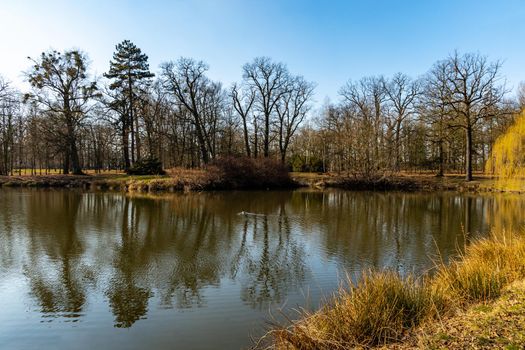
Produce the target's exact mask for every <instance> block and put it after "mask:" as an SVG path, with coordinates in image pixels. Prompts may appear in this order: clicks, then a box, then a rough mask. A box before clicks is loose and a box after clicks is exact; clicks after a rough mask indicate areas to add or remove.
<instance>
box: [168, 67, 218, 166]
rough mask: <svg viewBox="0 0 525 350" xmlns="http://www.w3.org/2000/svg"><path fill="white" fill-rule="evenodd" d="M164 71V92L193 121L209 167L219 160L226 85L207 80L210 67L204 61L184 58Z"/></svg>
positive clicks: (203, 156)
mask: <svg viewBox="0 0 525 350" xmlns="http://www.w3.org/2000/svg"><path fill="white" fill-rule="evenodd" d="M161 68H162V77H163V80H162V83H163V86H164V88H165V89H166V90H167V91H169V92H170V93H171V95H172V96H173V97H174V98H175V102H176V103H178V104H180V105H181V106H183V107H184V108H185V109H186V110H187V111H188V112H189V113H190V115H191V117H192V123H193V125H194V127H195V132H196V136H197V141H198V144H199V148H200V153H201V157H202V161H203V162H204V163H205V164H206V163H208V162H209V161H210V158H212V159H213V158H215V153H216V152H215V151H216V140H215V137H216V133H217V132H218V127H219V125H218V123H219V120H220V117H221V109H222V107H223V105H222V104H223V102H224V91H223V89H222V85H221V84H220V83H216V82H212V81H210V80H209V79H208V78H207V77H206V75H205V73H206V71H207V70H208V65H206V64H205V63H204V62H202V61H195V60H193V59H191V58H180V59H179V60H178V61H177V62H168V63H164V64H163V65H162V67H161Z"/></svg>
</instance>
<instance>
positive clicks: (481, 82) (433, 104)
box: [0, 40, 525, 178]
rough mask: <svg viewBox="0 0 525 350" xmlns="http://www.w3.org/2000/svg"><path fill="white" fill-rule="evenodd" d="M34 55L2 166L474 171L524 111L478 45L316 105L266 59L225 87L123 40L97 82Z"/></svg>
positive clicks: (0, 148) (13, 102) (17, 98)
mask: <svg viewBox="0 0 525 350" xmlns="http://www.w3.org/2000/svg"><path fill="white" fill-rule="evenodd" d="M30 60H31V67H29V69H28V70H27V71H26V72H25V77H26V80H27V82H28V83H29V84H30V86H31V90H30V91H27V92H20V91H17V90H16V89H15V88H14V87H12V86H11V85H10V84H9V83H8V82H5V81H4V80H0V155H1V157H0V174H3V175H8V174H16V173H18V172H22V169H25V170H24V171H26V172H30V173H33V174H35V173H41V172H47V171H49V170H51V169H60V171H61V172H62V173H65V174H67V173H70V172H71V173H74V174H81V173H82V172H83V171H84V170H85V169H91V170H95V171H97V172H98V171H106V170H111V169H123V170H128V169H130V167H132V166H133V165H134V164H137V163H139V162H142V161H145V160H152V159H154V160H160V161H161V162H162V163H163V165H164V167H166V168H172V167H186V168H195V167H202V166H204V165H206V164H208V163H210V162H214V161H217V160H218V159H220V158H224V157H237V156H244V157H249V158H274V159H279V160H280V161H281V162H283V164H286V165H287V166H288V167H289V168H290V169H291V170H294V171H346V172H350V173H352V174H355V175H356V176H364V177H370V176H377V175H383V174H386V173H391V172H398V171H402V170H409V171H413V170H435V171H437V173H438V174H440V175H442V174H443V173H444V172H445V171H458V172H459V171H462V170H463V171H465V172H466V173H467V177H468V178H471V176H472V171H473V170H474V169H483V164H484V162H485V160H486V159H487V158H488V155H489V153H490V148H491V145H492V144H493V142H494V140H495V138H496V137H497V136H498V135H500V134H501V133H502V132H503V131H504V130H505V128H506V127H507V126H508V125H509V123H510V122H511V121H512V118H513V113H514V112H515V111H516V110H518V109H519V108H520V100H519V99H518V100H515V101H514V100H511V99H509V98H507V95H508V94H507V93H508V91H507V90H506V88H505V85H504V81H503V80H502V77H501V75H500V70H501V63H500V62H499V61H496V62H489V61H488V60H487V58H486V57H484V56H481V55H479V54H465V55H460V54H458V53H454V54H453V55H451V56H449V57H447V58H446V59H444V60H442V61H438V62H437V63H436V64H435V65H434V66H433V67H432V68H431V70H430V71H429V72H428V73H427V74H425V75H424V76H422V77H420V78H417V79H413V78H411V77H409V76H407V75H405V74H402V73H398V74H396V75H394V76H393V77H391V78H385V77H382V76H375V77H366V78H363V79H361V80H359V81H349V82H348V83H347V84H346V85H345V86H343V87H342V88H341V89H340V95H341V99H340V101H338V102H337V103H329V102H327V103H325V105H324V106H323V108H322V109H321V110H319V111H313V110H312V105H313V95H314V89H315V84H314V83H312V82H310V81H308V80H307V79H305V78H304V77H302V76H300V75H294V74H293V73H291V72H290V71H289V70H288V69H287V67H286V65H284V64H283V63H279V62H275V61H273V60H271V59H269V58H267V57H258V58H255V59H254V60H253V61H252V62H249V63H247V64H245V65H244V66H243V67H242V79H241V80H240V81H239V82H237V83H235V84H233V85H232V86H230V87H224V86H223V85H222V84H221V83H220V82H216V81H213V80H211V79H210V78H208V77H207V75H206V73H207V70H208V65H207V64H206V63H204V62H202V61H197V60H194V59H191V58H180V59H178V60H176V61H169V62H166V63H163V64H162V65H161V66H160V69H159V72H158V73H157V74H154V73H153V72H151V71H150V68H149V64H148V57H147V55H146V54H144V53H143V52H142V51H141V50H140V48H138V47H137V46H135V45H134V44H133V43H132V42H130V41H128V40H125V41H123V42H122V43H120V44H118V45H117V46H116V50H115V52H114V54H113V57H112V58H111V60H110V62H109V69H108V71H107V72H106V73H104V74H103V77H100V78H98V79H96V78H95V77H93V76H92V75H91V74H90V71H89V67H88V64H87V62H88V58H87V56H86V54H85V53H83V52H80V51H77V50H70V51H65V52H58V51H48V52H44V53H42V54H41V56H40V57H38V58H32V59H30ZM520 91H525V88H523V87H522V89H521V90H520ZM522 95H523V96H525V94H522ZM523 96H522V100H521V103H523ZM307 119H308V122H305V121H306V120H307Z"/></svg>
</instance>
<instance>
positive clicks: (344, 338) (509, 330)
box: [254, 231, 525, 350]
mask: <svg viewBox="0 0 525 350" xmlns="http://www.w3.org/2000/svg"><path fill="white" fill-rule="evenodd" d="M524 234H525V232H523V231H519V232H517V231H516V232H506V231H498V232H496V231H493V232H492V233H491V235H490V237H488V238H483V239H479V240H477V241H474V242H473V243H472V244H470V245H468V246H466V247H465V252H464V253H463V254H460V255H459V256H458V257H457V258H456V259H455V260H453V261H452V262H451V263H450V264H447V265H445V264H444V263H442V262H441V263H437V264H436V267H435V269H434V271H433V272H432V273H430V274H429V273H427V274H425V275H423V276H421V277H416V276H406V277H402V276H400V275H399V274H398V273H396V272H394V271H389V270H381V271H368V272H366V273H365V274H364V275H363V278H361V280H359V281H358V282H357V283H352V282H351V281H347V284H346V285H344V286H342V287H341V288H340V289H339V290H338V291H337V292H335V293H334V294H333V295H332V297H331V298H329V299H328V300H327V301H326V302H324V304H323V305H322V306H321V307H320V308H319V309H318V310H314V311H307V310H299V311H298V316H297V317H298V318H296V319H290V320H289V321H287V324H284V325H283V324H282V325H274V326H272V328H271V329H270V330H269V332H268V333H267V334H266V335H265V336H263V337H262V338H261V339H260V340H259V342H258V343H257V344H256V345H255V347H254V348H260V349H276V350H281V349H282V350H284V349H286V350H292V349H302V350H309V349H312V350H313V349H327V350H328V349H341V350H343V349H400V350H401V349H420V348H430V349H438V348H439V349H441V348H447V349H465V348H476V349H489V348H490V349H491V348H503V347H505V348H506V349H521V348H523V347H524V346H525V236H524Z"/></svg>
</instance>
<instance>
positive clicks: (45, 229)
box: [0, 190, 525, 349]
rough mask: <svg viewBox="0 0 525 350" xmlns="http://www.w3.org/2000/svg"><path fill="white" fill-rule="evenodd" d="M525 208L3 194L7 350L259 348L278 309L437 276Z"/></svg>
mask: <svg viewBox="0 0 525 350" xmlns="http://www.w3.org/2000/svg"><path fill="white" fill-rule="evenodd" d="M524 210H525V199H524V198H522V197H519V196H512V195H498V196H496V195H491V196H473V195H460V194H453V193H444V194H417V193H410V194H402V193H366V192H344V191H326V192H315V191H284V192H219V193H190V194H172V195H164V196H147V195H146V196H126V195H123V194H120V193H84V192H76V191H62V190H60V191H52V190H0V348H2V349H93V348H99V349H107V348H111V349H146V348H149V349H239V348H246V347H249V346H250V345H251V344H252V343H251V340H250V336H254V337H257V336H258V335H260V334H261V332H262V331H263V329H264V327H265V325H266V322H267V321H268V320H270V318H271V317H270V312H271V311H272V312H273V313H274V314H278V313H276V312H275V310H278V309H279V308H283V307H284V309H285V310H289V309H292V308H295V307H297V306H308V307H312V308H315V307H317V306H318V305H319V303H320V301H321V300H322V297H323V296H326V295H329V294H330V293H331V292H333V291H334V290H335V289H336V288H337V287H338V285H339V280H340V277H342V276H345V274H349V275H350V276H352V277H353V278H356V277H357V276H358V275H359V273H360V271H362V270H363V269H367V268H390V269H394V270H397V271H399V272H400V273H402V274H405V273H407V272H415V273H421V272H424V271H426V270H428V269H429V268H430V267H431V266H432V260H433V259H434V260H435V259H437V258H438V257H440V258H441V259H444V260H448V259H449V258H450V257H451V256H453V255H454V254H456V251H457V247H461V246H463V245H464V244H465V240H467V241H468V240H469V239H471V238H473V237H478V236H483V235H485V234H486V233H487V232H488V231H489V230H490V229H491V227H494V226H496V227H498V228H502V227H511V226H521V225H522V224H523V219H522V213H523V212H524ZM243 211H244V212H247V213H248V214H245V215H239V213H240V212H243Z"/></svg>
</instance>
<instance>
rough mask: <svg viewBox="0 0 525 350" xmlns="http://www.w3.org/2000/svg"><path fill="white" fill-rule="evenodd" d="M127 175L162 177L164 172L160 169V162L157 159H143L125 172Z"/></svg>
mask: <svg viewBox="0 0 525 350" xmlns="http://www.w3.org/2000/svg"><path fill="white" fill-rule="evenodd" d="M126 172H127V173H128V175H164V174H165V173H166V172H165V171H164V170H163V169H162V162H161V161H160V160H158V159H157V158H143V159H141V160H139V161H137V162H135V164H133V166H131V167H130V168H129V169H128V170H127V171H126Z"/></svg>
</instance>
